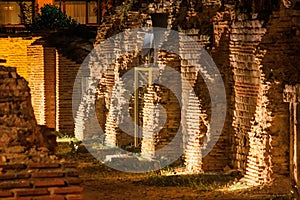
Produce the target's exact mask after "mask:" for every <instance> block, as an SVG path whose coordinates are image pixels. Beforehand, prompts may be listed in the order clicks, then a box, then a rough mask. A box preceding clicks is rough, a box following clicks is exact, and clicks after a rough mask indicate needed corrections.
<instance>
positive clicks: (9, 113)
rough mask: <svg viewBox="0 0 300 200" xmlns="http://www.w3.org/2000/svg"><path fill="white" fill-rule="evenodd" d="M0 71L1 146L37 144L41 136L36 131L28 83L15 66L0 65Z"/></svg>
mask: <svg viewBox="0 0 300 200" xmlns="http://www.w3.org/2000/svg"><path fill="white" fill-rule="evenodd" d="M0 72H1V79H0V83H1V84H0V88H1V98H0V99H1V101H0V102H1V109H0V112H1V115H0V116H1V121H0V122H1V123H0V127H1V139H0V141H1V142H0V145H1V147H6V146H8V145H19V144H23V145H25V144H26V145H33V144H38V143H39V142H40V140H41V139H42V138H39V137H40V136H39V134H38V133H37V123H36V120H35V118H34V114H33V109H32V106H31V100H30V90H29V88H28V86H27V84H28V83H27V82H26V80H25V79H24V78H22V77H20V76H19V75H18V74H17V73H16V69H15V68H6V67H3V66H1V67H0Z"/></svg>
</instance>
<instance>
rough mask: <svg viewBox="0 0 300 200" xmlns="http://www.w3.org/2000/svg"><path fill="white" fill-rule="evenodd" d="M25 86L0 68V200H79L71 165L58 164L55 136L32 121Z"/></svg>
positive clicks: (74, 174) (76, 174)
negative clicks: (52, 151) (54, 153)
mask: <svg viewBox="0 0 300 200" xmlns="http://www.w3.org/2000/svg"><path fill="white" fill-rule="evenodd" d="M30 97H31V96H30V89H29V87H28V82H27V81H26V80H25V79H24V78H22V77H20V76H19V75H18V74H17V73H16V69H15V68H8V67H3V66H0V128H1V132H0V157H1V162H0V169H1V170H0V180H1V182H0V198H1V199H22V198H24V199H33V198H34V199H74V198H76V199H82V195H81V192H82V188H81V187H80V186H79V184H80V183H81V181H80V179H79V178H78V173H77V171H76V167H77V166H76V165H75V164H74V163H67V162H61V161H59V160H58V158H57V157H56V156H55V155H52V153H51V152H50V151H49V150H53V142H54V143H55V136H53V135H51V134H49V132H47V130H45V129H44V128H43V127H39V126H38V125H37V122H36V120H35V117H34V112H33V108H32V104H31V99H30Z"/></svg>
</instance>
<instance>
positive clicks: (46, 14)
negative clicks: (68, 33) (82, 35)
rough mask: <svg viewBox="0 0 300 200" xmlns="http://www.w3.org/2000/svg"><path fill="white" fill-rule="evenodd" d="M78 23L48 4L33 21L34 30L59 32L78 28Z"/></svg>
mask: <svg viewBox="0 0 300 200" xmlns="http://www.w3.org/2000/svg"><path fill="white" fill-rule="evenodd" d="M77 25H78V23H77V22H76V21H75V20H74V19H72V18H71V17H68V16H67V15H65V14H64V13H63V12H62V11H61V10H60V9H59V8H57V7H56V6H53V5H49V4H46V5H45V6H44V7H42V8H41V11H40V13H38V15H37V17H36V18H35V19H34V20H33V23H32V29H33V30H59V29H68V28H73V27H76V26H77Z"/></svg>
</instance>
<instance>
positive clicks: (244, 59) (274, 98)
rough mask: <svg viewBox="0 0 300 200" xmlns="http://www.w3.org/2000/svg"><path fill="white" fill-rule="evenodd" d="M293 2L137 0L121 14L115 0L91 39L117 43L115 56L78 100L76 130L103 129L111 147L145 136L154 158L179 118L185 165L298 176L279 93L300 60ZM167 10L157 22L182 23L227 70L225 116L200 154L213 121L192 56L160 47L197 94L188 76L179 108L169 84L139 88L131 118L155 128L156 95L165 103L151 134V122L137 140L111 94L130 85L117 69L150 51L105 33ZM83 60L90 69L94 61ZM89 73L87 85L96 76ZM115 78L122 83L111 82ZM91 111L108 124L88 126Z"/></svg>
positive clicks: (265, 178)
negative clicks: (127, 48)
mask: <svg viewBox="0 0 300 200" xmlns="http://www.w3.org/2000/svg"><path fill="white" fill-rule="evenodd" d="M298 4H299V3H298V2H297V1H294V2H293V4H292V5H293V6H292V5H291V6H287V4H286V2H285V1H249V2H248V1H240V2H236V1H205V2H201V1H200V2H199V1H188V2H185V1H182V2H181V1H172V2H169V1H161V2H152V3H149V4H142V5H144V8H143V9H138V8H132V10H131V11H128V12H127V13H126V14H124V13H123V12H122V9H125V8H124V7H122V6H120V7H116V8H115V12H113V14H111V15H109V16H107V17H106V18H105V19H104V21H103V24H102V25H101V26H100V28H99V30H98V36H97V40H96V42H95V48H97V45H100V46H101V44H105V45H106V46H105V52H101V53H102V54H101V55H107V58H110V57H109V54H110V53H114V57H115V58H116V60H115V61H114V62H113V63H111V64H110V65H109V67H108V68H107V69H106V70H105V72H104V74H103V76H102V77H101V80H100V81H99V83H98V87H97V88H98V91H97V94H96V92H94V91H89V92H87V93H86V95H85V96H84V98H83V100H82V101H81V103H80V104H79V109H78V111H77V113H76V117H75V135H76V136H77V137H79V138H81V139H88V138H92V137H95V136H99V134H100V136H101V137H102V136H103V135H104V136H105V139H104V145H108V146H111V147H116V146H119V147H124V146H126V145H133V144H136V143H137V144H138V145H141V155H142V156H144V157H145V158H149V159H151V158H153V157H155V156H158V155H155V151H154V150H158V149H160V148H162V147H163V146H165V145H167V144H169V142H170V141H172V139H173V138H174V134H175V133H176V131H177V130H178V128H179V124H180V123H182V124H181V125H182V138H183V139H182V140H181V145H180V147H181V148H182V150H183V152H184V156H185V163H186V167H187V168H186V170H187V171H191V172H203V171H204V172H210V171H217V172H222V171H223V172H224V171H226V170H228V169H229V170H232V169H235V170H239V171H240V172H241V173H242V174H243V175H244V178H243V179H242V180H243V181H244V182H245V183H247V184H265V183H269V182H272V181H273V180H274V179H275V178H277V177H284V176H287V175H288V174H291V176H292V177H294V178H292V179H296V178H295V177H297V176H298V175H297V173H296V172H291V171H290V169H291V168H290V167H291V166H290V159H291V157H290V155H289V151H290V148H293V147H291V146H290V145H291V143H290V142H292V141H290V137H291V135H292V134H293V133H291V132H290V128H289V127H290V125H289V119H290V114H289V113H290V112H289V109H288V104H287V103H285V102H284V99H283V91H284V88H285V85H286V84H291V85H293V84H295V83H297V82H298V80H299V72H298V69H297V66H299V61H298V59H296V57H297V55H299V45H300V43H299V30H300V23H299V19H300V18H299V17H300V13H299V9H298V6H299V5H298ZM123 6H126V5H123ZM163 15H164V16H167V17H166V23H162V24H164V25H162V26H164V27H166V28H171V29H174V30H178V31H179V32H182V33H184V34H186V35H187V36H190V37H192V38H193V39H194V40H195V41H197V42H198V44H200V45H202V46H203V48H205V49H206V50H207V51H208V52H209V54H210V55H211V56H212V57H213V59H214V62H215V63H216V65H217V67H218V69H219V71H220V72H221V74H222V78H223V80H224V84H225V88H226V99H227V111H225V110H224V112H226V120H225V126H224V127H223V130H222V133H221V135H220V137H219V138H218V141H217V144H216V145H215V146H214V148H213V149H212V151H211V152H210V153H209V154H208V155H207V156H206V157H204V158H202V157H201V155H199V151H198V150H199V149H201V148H202V147H203V144H205V142H204V141H207V140H214V136H213V134H212V135H210V134H211V133H210V131H209V130H210V127H209V123H210V122H211V121H212V120H213V119H211V118H210V117H211V105H210V103H209V101H210V98H209V96H208V92H207V88H206V86H205V83H204V80H203V77H202V76H200V73H199V72H198V71H197V70H196V68H195V66H193V65H191V64H190V63H189V62H187V60H186V59H184V58H183V57H180V56H178V55H174V54H172V53H170V52H166V51H163V50H158V52H157V58H154V59H157V60H156V62H158V63H161V64H164V65H166V66H169V67H171V68H172V69H174V70H175V71H177V72H179V73H180V74H181V76H182V77H185V78H186V80H188V81H189V83H190V84H191V85H192V87H193V88H194V90H195V93H196V96H190V97H189V98H188V99H185V98H184V97H186V94H187V93H185V89H184V85H183V84H180V83H178V82H174V85H173V86H174V88H180V89H181V90H182V93H183V96H182V101H183V102H182V103H183V104H182V106H183V107H182V110H181V112H180V109H179V104H178V102H177V100H176V97H175V96H174V94H172V92H170V91H169V90H168V88H163V87H162V86H159V85H148V86H145V87H144V88H140V91H139V92H140V94H141V95H140V96H139V97H138V102H139V103H138V105H139V106H138V110H137V115H138V116H140V118H139V119H138V121H136V123H137V124H138V125H147V124H150V125H151V126H152V127H153V130H155V129H157V128H158V127H159V128H161V127H160V125H158V124H157V123H155V119H156V118H157V116H159V113H160V111H159V108H158V107H157V106H156V105H157V104H162V105H163V107H164V109H165V110H166V113H167V120H166V123H165V124H164V126H163V128H162V129H161V131H160V132H159V134H156V135H153V134H152V133H153V130H150V129H144V130H143V131H142V134H143V136H142V138H141V139H140V140H139V141H135V140H134V138H133V137H128V135H127V134H125V133H124V132H123V131H122V130H121V129H119V128H118V123H119V121H118V116H119V115H118V113H119V112H120V109H121V108H122V102H120V101H117V100H116V98H117V99H118V100H121V99H120V98H121V96H122V95H123V93H124V92H125V93H126V89H124V88H123V89H122V87H121V85H122V84H123V83H122V82H124V80H123V79H122V76H123V74H125V72H126V71H129V70H131V69H132V68H134V67H138V66H140V65H143V64H145V63H147V62H148V61H149V60H147V58H146V57H145V56H144V55H143V54H142V52H139V51H135V52H127V53H126V54H122V53H120V51H121V49H122V48H123V46H122V45H126V44H122V42H120V43H117V44H116V43H114V44H112V43H111V45H109V44H108V43H103V42H104V41H105V40H106V39H107V38H109V37H110V36H113V35H114V34H116V33H119V32H122V31H125V32H126V30H129V29H133V28H136V27H149V26H150V27H151V26H155V24H156V23H157V22H156V21H155V19H156V17H158V16H160V17H162V16H163ZM160 19H161V20H162V19H163V18H160ZM120 22H122V23H120ZM128 37H129V38H130V37H131V36H130V35H128ZM169 37H170V36H168V35H166V36H165V38H164V42H165V43H166V45H167V44H168V42H169V41H172V39H171V38H169ZM121 41H122V40H121ZM139 41H140V40H137V43H136V44H131V45H133V46H134V45H136V47H138V46H139V45H141V44H138V43H139ZM141 41H142V40H141ZM173 41H174V40H173ZM175 41H179V44H178V45H179V51H181V53H182V54H184V52H185V51H186V52H188V53H189V52H191V51H193V49H190V47H189V46H188V45H186V46H185V42H184V41H182V40H181V38H177V39H176V40H175ZM118 56H119V57H118ZM96 58H97V56H95V58H93V56H91V58H90V61H91V62H94V63H95V62H97V61H96V60H97V59H96ZM108 61H109V59H108V60H107V62H108ZM102 62H104V63H105V62H106V61H105V60H102ZM89 66H90V70H91V71H92V69H93V66H94V65H93V64H90V65H89ZM161 70H162V71H163V69H161ZM162 73H167V72H162ZM91 76H93V75H91ZM90 81H91V82H90V84H91V85H92V84H94V83H93V82H92V80H90ZM115 84H116V85H119V86H118V87H114V85H115ZM216 87H217V86H216ZM95 94H96V95H95ZM95 100H96V105H95ZM129 101H130V100H129ZM115 102H118V103H117V104H116V103H115ZM131 102H134V101H131ZM91 107H95V108H96V111H95V112H96V113H94V111H93V113H90V111H89V108H91ZM133 110H134V103H131V104H130V106H129V112H131V114H130V115H131V117H133V118H134V114H133V113H134V111H133ZM195 110H196V112H195V113H193V114H192V116H189V115H191V113H192V111H195ZM103 112H104V115H103V114H102V113H103ZM95 115H97V116H99V117H98V120H99V123H100V127H102V130H104V131H103V132H102V133H100V132H97V131H94V132H93V130H98V129H96V128H98V127H94V128H95V129H93V126H94V124H95V120H94V121H93V120H91V118H93V117H94V116H95ZM91 116H93V117H91ZM182 119H183V121H182V122H180V120H182ZM185 119H186V120H185ZM149 120H150V121H149ZM97 126H98V125H97ZM87 133H90V135H87ZM99 141H102V139H101V140H99ZM297 163H298V162H297ZM295 165H296V166H294V167H292V168H295V170H296V169H297V166H298V165H299V164H295ZM296 171H297V170H296ZM295 173H296V174H295Z"/></svg>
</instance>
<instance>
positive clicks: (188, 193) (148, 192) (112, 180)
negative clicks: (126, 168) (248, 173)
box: [59, 147, 291, 200]
mask: <svg viewBox="0 0 300 200" xmlns="http://www.w3.org/2000/svg"><path fill="white" fill-rule="evenodd" d="M59 148H61V147H59ZM69 150H70V149H66V148H64V153H61V152H62V151H61V149H60V154H59V156H60V157H62V158H64V159H67V160H73V161H76V162H77V163H78V169H79V172H80V176H81V178H82V180H83V187H84V199H85V200H140V199H142V200H165V199H166V200H168V199H182V200H193V199H195V200H197V199H214V200H216V199H235V200H240V199H253V200H254V199H277V200H279V199H291V197H290V188H289V183H288V179H287V178H286V179H282V178H281V179H280V180H278V181H275V184H274V185H273V186H272V187H268V186H264V187H259V188H251V189H241V186H240V185H239V184H238V183H235V182H234V181H236V179H235V177H233V176H231V175H230V176H224V175H216V174H213V175H194V176H178V175H177V176H163V175H161V174H158V173H157V172H152V173H147V174H131V173H124V172H119V171H116V170H113V169H110V168H108V167H106V166H105V165H103V164H101V163H100V162H98V161H97V160H96V159H95V158H93V157H92V156H91V155H90V154H89V153H79V154H78V155H74V154H69V153H68V151H69ZM168 170H172V169H170V168H169V169H167V170H165V171H162V172H161V173H166V171H168ZM229 188H231V189H235V190H230V189H229Z"/></svg>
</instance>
